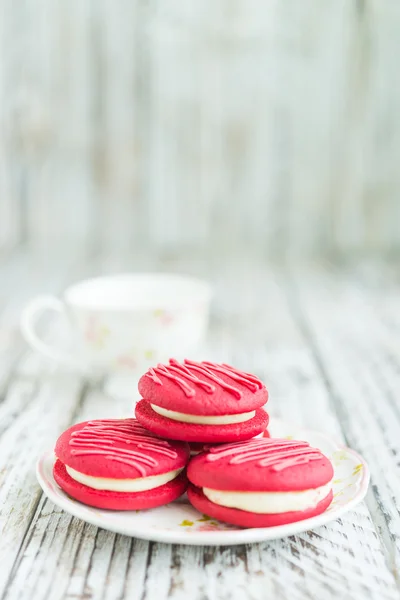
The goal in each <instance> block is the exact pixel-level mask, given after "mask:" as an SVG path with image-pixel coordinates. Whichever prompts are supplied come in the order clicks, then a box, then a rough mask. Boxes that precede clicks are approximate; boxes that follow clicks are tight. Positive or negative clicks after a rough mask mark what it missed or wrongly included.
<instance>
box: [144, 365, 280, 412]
mask: <svg viewBox="0 0 400 600" xmlns="http://www.w3.org/2000/svg"><path fill="white" fill-rule="evenodd" d="M138 387H139V392H140V393H141V395H142V397H143V398H144V399H145V400H147V401H148V402H150V403H151V404H155V405H156V406H161V407H162V408H165V409H167V410H173V411H176V412H181V413H186V414H192V415H232V414H239V413H244V412H249V411H253V410H255V409H256V408H259V407H261V406H263V405H264V404H265V403H266V402H267V400H268V391H267V389H266V387H265V385H264V384H263V382H262V381H260V379H258V378H257V377H256V376H255V375H251V374H250V373H245V372H244V371H239V370H238V369H235V368H234V367H231V366H230V365H226V364H217V363H211V362H207V361H203V362H196V361H192V360H187V359H185V360H184V361H183V363H180V362H178V361H177V360H175V359H173V358H171V359H170V361H169V364H168V365H157V366H156V367H153V368H151V369H149V370H148V371H147V373H145V374H144V375H143V376H142V377H141V378H140V380H139V385H138Z"/></svg>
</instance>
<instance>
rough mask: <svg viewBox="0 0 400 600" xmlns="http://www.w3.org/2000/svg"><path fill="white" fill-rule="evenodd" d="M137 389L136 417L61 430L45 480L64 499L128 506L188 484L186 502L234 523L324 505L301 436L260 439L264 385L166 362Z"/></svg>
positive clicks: (323, 462) (321, 476)
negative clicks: (51, 478) (51, 475)
mask: <svg viewBox="0 0 400 600" xmlns="http://www.w3.org/2000/svg"><path fill="white" fill-rule="evenodd" d="M139 391H140V393H141V395H142V400H140V401H139V403H138V404H137V405H136V411H135V413H136V419H108V420H97V421H87V422H84V423H80V424H78V425H74V426H73V427H71V428H69V429H68V430H67V431H65V432H64V433H63V434H62V435H61V437H60V438H59V440H58V441H57V444H56V448H55V453H56V456H57V460H56V462H55V465H54V477H55V480H56V481H57V483H58V484H59V485H60V487H61V488H62V489H63V490H64V491H65V492H66V493H67V494H68V495H69V496H71V497H73V498H75V499H76V500H79V501H80V502H83V503H84V504H88V505H91V506H96V507H99V508H105V509H112V510H138V509H144V508H154V507H157V506H161V505H163V504H167V503H169V502H171V501H173V500H176V499H177V498H178V497H179V496H180V495H182V494H183V493H184V492H185V491H186V489H187V488H188V485H189V488H188V499H189V501H190V502H191V503H192V505H193V506H194V507H195V508H197V509H198V510H200V511H201V512H202V513H204V514H207V515H209V516H211V517H214V518H217V519H220V520H221V521H226V522H228V523H232V524H234V525H238V526H242V527H270V526H273V525H280V524H283V523H290V522H292V521H299V520H302V519H306V518H308V517H310V516H314V515H317V514H320V513H321V512H323V511H324V510H325V509H326V508H327V507H328V506H329V504H330V502H331V501H332V489H331V481H332V477H333V468H332V465H331V463H330V461H329V459H328V458H327V457H326V456H324V455H323V454H322V453H321V452H320V451H319V450H317V449H315V448H311V447H310V446H309V445H308V444H307V443H306V442H301V441H296V440H287V439H274V438H270V437H268V435H269V434H268V433H267V430H266V427H267V425H268V420H269V418H268V414H267V413H266V412H265V410H264V408H263V407H264V405H265V404H266V402H267V400H268V391H267V389H266V387H265V385H264V384H263V382H262V381H261V380H260V379H258V378H257V377H256V376H255V375H252V374H250V373H245V372H243V371H239V370H238V369H236V368H234V367H231V366H230V365H227V364H217V363H211V362H208V361H204V362H196V361H192V360H184V361H183V362H178V361H177V360H175V359H170V361H169V363H168V364H166V365H161V364H159V365H157V366H155V367H153V368H151V369H149V370H148V371H147V372H146V373H145V374H144V375H143V376H142V377H141V379H140V380H139ZM191 455H192V458H191ZM188 480H189V481H188Z"/></svg>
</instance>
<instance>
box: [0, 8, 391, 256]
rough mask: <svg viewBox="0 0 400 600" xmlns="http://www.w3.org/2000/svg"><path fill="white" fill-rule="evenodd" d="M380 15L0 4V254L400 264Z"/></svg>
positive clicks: (387, 37) (385, 30)
mask: <svg viewBox="0 0 400 600" xmlns="http://www.w3.org/2000/svg"><path fill="white" fill-rule="evenodd" d="M399 27H400V5H399V4H398V3H396V2H393V1H392V0H352V1H349V0H302V1H301V2H299V1H298V0H285V2H280V1H278V0H269V1H268V2H265V1H264V0H218V1H215V0H212V1H211V0H203V1H202V2H183V1H182V0H168V1H166V0H164V1H161V0H126V1H125V0H120V1H118V2H113V1H111V0H96V1H90V0H69V1H68V2H63V1H60V0H59V1H55V0H37V1H35V2H32V1H29V0H27V1H24V2H20V1H19V2H13V1H12V0H2V1H1V2H0V44H1V47H0V127H1V135H0V247H1V250H2V251H3V252H5V251H9V250H10V249H13V248H15V247H17V246H19V245H21V244H24V245H25V244H26V243H29V245H30V246H31V247H32V248H38V249H43V250H45V251H47V250H48V249H50V248H53V246H55V245H57V246H59V245H63V246H66V247H68V246H69V247H71V245H73V246H74V247H75V246H77V245H79V246H81V247H83V248H86V249H87V251H88V252H95V251H96V250H97V249H99V248H103V249H104V248H111V249H112V250H113V251H118V252H121V253H122V254H126V255H128V254H129V253H130V252H133V251H134V250H135V249H136V248H140V249H141V252H144V253H146V252H147V251H152V252H156V253H160V254H161V255H166V256H167V255H178V256H179V255H182V254H184V253H193V252H194V253H200V254H201V253H202V252H205V251H207V252H209V251H210V250H211V251H212V252H217V253H219V252H227V253H229V252H230V251H231V250H232V249H235V250H236V251H237V250H238V249H240V248H243V249H246V251H250V252H254V253H255V254H256V255H258V256H260V257H261V256H262V257H268V258H271V259H274V260H278V261H279V260H294V259H296V260H298V259H304V260H310V259H311V260H314V259H319V258H321V257H327V258H328V259H330V260H347V259H349V258H351V259H353V258H354V257H356V258H358V257H360V256H361V257H371V256H373V257H388V256H392V255H394V254H395V253H396V252H398V251H399V249H400V236H399V228H400V201H399V193H400V168H399V159H400V110H399V106H400V78H399V77H398V57H399V56H400V36H399V35H398V32H399Z"/></svg>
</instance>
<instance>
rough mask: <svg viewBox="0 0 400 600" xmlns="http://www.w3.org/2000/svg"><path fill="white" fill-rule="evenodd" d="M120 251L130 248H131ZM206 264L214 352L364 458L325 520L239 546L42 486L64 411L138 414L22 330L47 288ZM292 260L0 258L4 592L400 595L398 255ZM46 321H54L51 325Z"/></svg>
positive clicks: (299, 418)
mask: <svg viewBox="0 0 400 600" xmlns="http://www.w3.org/2000/svg"><path fill="white" fill-rule="evenodd" d="M121 256H122V257H123V258H121ZM150 267H153V268H161V269H169V270H170V269H175V270H180V271H186V272H190V273H194V274H197V275H204V274H208V276H209V277H210V278H211V280H212V281H213V282H214V285H215V288H216V299H215V304H214V310H213V318H212V325H211V328H210V338H209V344H210V352H211V353H212V355H213V357H220V358H221V359H224V360H227V361H230V362H233V363H234V364H236V365H238V366H239V367H242V368H244V369H247V370H250V371H254V372H255V373H257V374H258V375H259V376H261V377H262V378H263V379H265V381H266V383H267V385H268V387H269V389H270V393H271V396H270V404H269V409H270V412H271V414H273V415H275V416H278V417H284V418H285V419H290V420H292V421H295V422H297V423H299V424H304V425H307V427H308V428H315V429H318V430H322V431H326V432H327V433H329V434H330V435H333V436H335V437H337V438H338V439H341V440H343V442H345V443H347V444H348V445H350V446H352V447H353V448H355V449H356V450H358V451H359V452H361V453H362V454H363V456H364V457H365V458H366V459H367V461H368V462H369V464H370V466H371V473H372V483H371V488H370V491H369V494H368V497H367V501H366V502H365V503H364V504H362V505H361V506H359V507H357V509H356V510H355V511H353V512H351V513H348V514H346V515H345V516H344V517H343V518H341V519H339V520H338V521H336V522H333V523H331V524H330V525H328V526H325V527H321V528H319V529H317V530H315V531H312V532H307V533H304V534H301V535H298V536H293V537H290V538H288V539H284V540H278V541H274V542H270V543H262V544H254V545H249V546H243V547H241V546H239V547H232V548H207V547H206V548H199V547H193V548H191V547H183V546H174V545H172V546H171V545H166V544H156V543H147V542H144V541H141V540H135V539H130V538H126V537H124V536H120V535H114V534H112V533H109V532H106V531H103V530H99V529H96V528H95V527H93V526H91V525H87V524H85V523H83V522H81V521H79V520H77V519H74V518H72V517H70V516H69V515H67V514H65V513H63V512H62V511H61V510H59V509H58V508H56V507H54V506H53V505H52V504H51V503H50V502H49V501H47V500H46V498H44V497H43V495H42V494H41V491H40V489H39V486H38V484H37V482H36V480H35V474H34V464H35V461H36V459H37V457H38V456H39V455H40V454H41V453H42V452H43V451H44V450H46V449H48V448H51V447H52V445H53V444H54V441H55V439H56V438H57V436H58V434H59V433H60V432H61V431H62V430H63V429H64V428H66V427H67V426H68V425H69V424H71V423H73V422H76V421H79V420H82V419H86V418H96V417H102V416H111V415H117V416H123V415H129V414H131V401H130V398H122V397H120V398H113V397H110V395H109V393H106V392H105V391H104V389H103V388H100V387H99V388H95V387H93V386H90V385H89V384H88V382H86V381H84V380H82V379H81V378H80V377H79V376H77V375H74V374H71V373H63V372H59V371H56V372H54V371H53V370H51V369H50V368H49V365H47V364H46V363H43V362H42V361H41V359H40V358H38V357H37V356H35V355H33V354H32V353H31V352H30V351H29V350H28V349H27V348H26V346H25V345H24V343H23V342H22V340H21V339H20V336H19V334H18V331H17V322H18V315H19V311H20V308H21V307H22V305H23V303H24V302H25V300H26V299H27V298H28V297H30V296H31V295H33V294H34V293H37V292H39V291H54V292H57V291H60V290H61V289H62V288H63V286H64V285H66V284H67V283H68V282H70V281H72V280H75V279H77V278H80V277H83V276H86V275H89V274H94V273H99V272H112V271H115V270H120V269H127V268H129V269H135V268H142V269H145V268H150ZM378 267H379V268H377V267H374V268H364V269H358V270H355V271H353V272H350V271H347V272H335V271H332V270H329V269H320V270H319V271H317V272H316V271H310V270H304V271H298V270H296V271H294V272H285V271H281V270H276V269H274V268H273V267H271V266H269V265H268V264H261V263H260V262H259V261H257V260H255V258H254V256H251V255H248V256H245V255H243V254H242V255H240V256H232V255H231V256H228V257H222V256H219V257H217V258H215V257H212V256H210V257H209V258H207V257H206V255H204V254H202V255H201V256H195V255H192V256H190V255H186V258H182V259H180V261H175V262H168V261H167V260H166V259H165V258H164V259H156V258H154V257H153V258H151V257H150V256H149V255H143V256H139V255H135V256H132V257H131V258H127V257H126V255H125V254H123V253H122V254H120V255H119V254H115V255H114V256H110V255H109V254H108V253H106V254H105V255H102V254H98V255H97V254H96V255H94V256H93V255H92V256H89V255H88V254H87V253H86V252H85V251H83V253H81V252H80V251H79V250H78V249H76V251H75V252H74V253H73V254H71V252H67V253H65V254H62V253H58V254H56V255H55V254H52V253H45V254H43V253H39V254H38V253H35V252H32V251H23V250H21V251H19V252H18V253H15V254H11V255H10V256H9V257H8V258H7V259H4V260H3V262H2V263H1V265H0V283H1V285H0V392H1V394H0V565H1V569H0V598H1V599H2V600H17V599H19V600H21V599H22V600H25V599H26V600H61V599H71V600H72V599H75V600H76V599H79V600H88V599H90V600H92V599H93V600H95V599H96V600H97V599H99V600H100V599H106V600H121V599H125V598H126V599H128V598H129V599H130V600H131V599H138V600H139V599H140V600H141V599H147V600H163V599H167V598H168V599H172V600H181V599H182V600H183V599H187V598H193V599H194V600H209V599H210V600H220V599H222V600H223V599H226V600H231V599H233V600H246V599H249V600H253V599H256V600H258V599H260V600H261V599H263V598H267V597H271V598H277V599H284V600H286V599H290V600H291V599H299V600H308V599H310V598H316V599H318V600H319V599H322V600H325V599H327V600H330V599H332V600H333V599H334V598H335V599H336V598H341V599H349V600H350V599H351V600H353V599H356V600H358V599H359V600H364V599H368V598H373V599H375V598H376V599H377V600H378V599H379V600H381V599H388V600H392V599H393V600H394V599H397V598H399V583H398V565H399V556H400V554H399V550H400V542H399V539H400V537H399V536H400V517H399V511H398V506H399V502H400V485H399V481H400V479H399V465H398V461H397V456H398V451H399V436H398V431H399V401H398V397H397V395H398V394H397V392H398V386H399V378H400V370H399V360H400V351H399V335H400V334H399V332H400V319H399V308H398V307H399V306H400V285H399V284H400V282H399V279H398V274H397V272H396V271H395V270H391V269H390V268H389V267H385V266H378ZM50 326H51V325H50V324H48V327H50Z"/></svg>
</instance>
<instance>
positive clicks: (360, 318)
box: [297, 277, 400, 576]
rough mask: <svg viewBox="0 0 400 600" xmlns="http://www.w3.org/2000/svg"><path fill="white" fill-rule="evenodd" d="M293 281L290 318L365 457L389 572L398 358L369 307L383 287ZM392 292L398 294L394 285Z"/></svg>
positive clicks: (399, 539) (398, 524)
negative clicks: (294, 303) (295, 305)
mask: <svg viewBox="0 0 400 600" xmlns="http://www.w3.org/2000/svg"><path fill="white" fill-rule="evenodd" d="M297 286H298V293H299V296H300V299H301V310H300V312H298V313H297V318H298V320H299V323H300V325H301V327H302V328H303V331H304V335H305V337H306V338H307V340H308V341H309V343H310V345H311V347H312V349H313V352H314V355H315V358H316V361H317V364H318V365H319V368H320V371H321V375H322V376H323V377H324V378H325V380H326V383H327V387H328V389H329V391H330V396H331V404H332V408H333V409H334V410H335V411H336V414H337V415H338V417H339V419H340V422H341V424H342V427H343V432H344V434H345V437H346V441H347V443H348V444H349V445H351V446H352V447H353V448H355V449H356V450H359V451H360V453H362V454H363V456H364V457H365V458H366V460H367V461H368V462H369V465H370V468H371V473H372V482H371V490H372V493H370V494H369V497H368V500H367V504H368V506H369V508H370V511H371V514H372V515H373V516H374V518H375V521H376V523H377V527H378V531H379V534H380V535H381V538H382V541H383V543H384V545H385V550H386V561H387V564H388V567H389V569H390V570H391V571H392V572H393V574H394V575H395V576H396V574H397V572H398V567H399V557H400V534H399V532H400V518H399V511H398V508H397V502H398V498H399V494H400V484H399V469H398V462H397V459H396V456H397V454H398V452H399V451H400V447H399V436H398V428H399V419H400V414H399V410H398V406H397V401H396V395H397V390H398V385H399V367H398V364H399V363H398V357H397V355H396V354H393V349H394V348H396V346H397V347H398V339H399V337H398V331H396V329H392V330H391V332H390V331H389V330H386V331H385V332H384V333H385V335H382V331H383V327H382V326H383V324H384V323H383V322H382V321H381V319H380V316H379V311H378V310H377V309H376V306H377V305H378V304H380V301H382V303H383V304H384V302H385V300H384V299H385V292H386V288H385V286H383V287H381V288H380V290H379V292H378V290H375V294H374V296H372V295H371V294H368V292H367V291H366V289H365V288H364V289H363V288H362V287H361V286H360V285H359V284H357V282H354V280H353V279H352V280H349V279H347V278H346V277H342V278H340V277H338V278H336V279H333V278H332V277H330V278H328V277H323V278H322V279H321V280H320V281H319V282H316V281H315V279H308V280H307V279H306V280H304V279H303V278H299V280H298V281H297ZM392 294H393V290H392ZM396 297H397V299H398V300H399V299H400V290H399V287H398V286H397V287H396ZM339 298H340V301H339ZM388 340H389V341H388ZM389 357H391V359H390V358H389Z"/></svg>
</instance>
